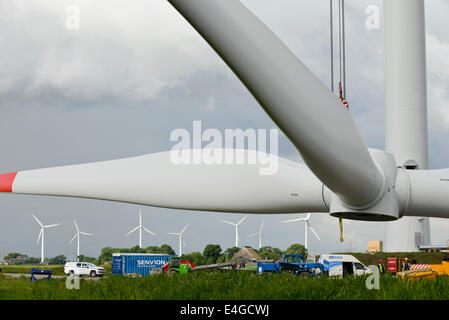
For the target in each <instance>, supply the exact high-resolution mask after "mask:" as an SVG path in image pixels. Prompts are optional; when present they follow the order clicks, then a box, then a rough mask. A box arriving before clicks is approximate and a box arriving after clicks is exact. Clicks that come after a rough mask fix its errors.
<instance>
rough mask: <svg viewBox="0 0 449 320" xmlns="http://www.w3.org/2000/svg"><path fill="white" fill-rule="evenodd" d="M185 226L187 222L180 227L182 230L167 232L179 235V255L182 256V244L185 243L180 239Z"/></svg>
mask: <svg viewBox="0 0 449 320" xmlns="http://www.w3.org/2000/svg"><path fill="white" fill-rule="evenodd" d="M187 227H188V224H186V225H185V227H184V228H183V229H182V231H181V232H179V233H175V232H168V234H172V235H175V236H178V237H179V256H182V244H184V245H186V243H185V242H183V241H182V234H183V233H184V231H186V229H187Z"/></svg>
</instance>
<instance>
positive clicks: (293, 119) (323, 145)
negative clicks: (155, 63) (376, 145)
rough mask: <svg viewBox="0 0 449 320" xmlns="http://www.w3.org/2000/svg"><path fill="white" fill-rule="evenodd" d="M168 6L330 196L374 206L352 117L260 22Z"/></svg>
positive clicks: (235, 12)
mask: <svg viewBox="0 0 449 320" xmlns="http://www.w3.org/2000/svg"><path fill="white" fill-rule="evenodd" d="M168 1H169V2H170V3H171V4H172V5H173V6H174V7H175V9H176V10H177V11H178V12H179V13H180V14H181V15H183V16H184V18H185V19H186V20H187V21H188V22H189V23H190V24H191V25H192V26H193V27H194V28H195V29H196V30H197V31H198V32H199V34H200V35H201V36H202V37H203V38H204V39H205V40H206V41H207V42H208V43H209V44H210V46H211V47H212V48H213V49H214V50H215V51H216V52H217V53H218V55H220V57H221V58H222V59H223V60H224V61H225V63H226V64H227V65H228V66H229V67H230V68H231V69H232V70H233V71H234V73H235V74H236V75H237V77H239V79H240V80H241V81H242V83H243V84H244V85H245V86H246V87H247V88H248V90H249V91H250V92H251V93H252V95H253V96H254V97H255V98H256V100H257V101H258V102H259V104H260V105H261V106H262V108H263V109H264V110H265V111H266V112H267V114H268V115H269V116H270V117H271V119H273V121H274V122H275V123H276V124H277V125H278V126H279V128H280V129H281V130H282V131H283V132H284V133H285V135H286V136H287V137H288V138H289V139H290V141H291V142H292V143H293V145H294V146H295V147H296V148H297V149H298V151H299V152H300V153H301V155H302V158H303V159H304V161H305V163H306V164H307V165H308V166H309V168H310V169H311V170H312V171H313V172H314V174H315V175H316V176H317V177H318V178H319V179H320V180H321V181H322V182H323V183H324V184H325V185H326V186H327V187H328V188H329V189H331V190H332V191H333V192H335V193H336V194H337V195H338V196H339V197H340V199H341V200H343V202H344V203H347V204H349V205H353V206H358V207H360V206H365V205H368V204H370V203H371V202H373V201H374V200H375V199H377V198H378V196H379V194H380V193H381V191H382V187H383V179H384V177H383V173H382V172H381V171H380V169H379V168H378V167H377V166H376V164H375V163H374V161H373V159H372V157H371V155H370V153H369V151H368V148H367V147H366V145H365V143H364V141H363V139H362V137H361V135H360V132H359V130H358V128H357V127H356V125H355V123H354V121H353V119H352V117H351V115H350V113H349V112H348V111H347V110H346V109H345V107H344V106H343V104H342V103H341V101H340V100H339V99H338V98H337V97H336V96H335V95H334V94H333V92H331V91H330V90H329V89H328V88H327V87H326V86H325V85H324V84H323V83H322V82H321V81H320V80H319V79H318V78H317V77H316V76H315V75H314V74H313V73H312V72H311V71H310V70H309V69H308V68H307V67H306V66H305V65H304V64H303V63H302V62H301V61H300V60H299V59H298V58H297V57H296V56H295V55H294V54H293V53H292V52H291V50H290V49H289V48H288V47H287V46H286V45H285V44H284V43H283V42H282V41H281V40H280V39H279V38H278V37H277V36H276V35H275V34H274V33H273V32H272V31H271V30H270V29H269V28H268V27H267V26H266V25H265V24H264V23H263V22H262V21H260V20H259V19H258V18H257V17H256V16H255V15H254V14H253V13H252V12H251V11H250V10H248V9H247V8H246V7H245V6H244V5H243V4H242V3H241V2H240V1H238V0H226V1H222V0H209V1H203V0H191V1H185V0H168ZM257 52H263V53H264V54H256V53H257Z"/></svg>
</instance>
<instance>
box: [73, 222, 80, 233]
mask: <svg viewBox="0 0 449 320" xmlns="http://www.w3.org/2000/svg"><path fill="white" fill-rule="evenodd" d="M73 223H74V224H75V228H76V232H80V229H79V228H78V224H77V223H76V221H75V219H73Z"/></svg>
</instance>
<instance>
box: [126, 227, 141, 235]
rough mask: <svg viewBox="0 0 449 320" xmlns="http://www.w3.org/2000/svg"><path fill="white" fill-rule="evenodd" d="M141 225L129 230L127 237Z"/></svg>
mask: <svg viewBox="0 0 449 320" xmlns="http://www.w3.org/2000/svg"><path fill="white" fill-rule="evenodd" d="M139 228H140V227H135V228H134V229H132V230H131V231H130V232H128V233H127V234H126V235H125V237H127V236H129V235H130V234H131V233H133V232H134V231H136V230H139Z"/></svg>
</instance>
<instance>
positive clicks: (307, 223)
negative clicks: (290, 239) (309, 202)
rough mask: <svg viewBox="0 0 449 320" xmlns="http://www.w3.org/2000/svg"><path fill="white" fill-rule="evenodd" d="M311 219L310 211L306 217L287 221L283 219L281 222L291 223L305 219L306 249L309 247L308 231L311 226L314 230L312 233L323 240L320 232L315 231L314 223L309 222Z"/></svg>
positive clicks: (311, 229)
mask: <svg viewBox="0 0 449 320" xmlns="http://www.w3.org/2000/svg"><path fill="white" fill-rule="evenodd" d="M309 219H310V213H308V214H307V216H306V217H305V218H299V219H292V220H286V221H281V223H290V222H298V221H304V247H305V248H306V249H308V240H309V239H308V235H307V231H308V229H309V228H310V231H312V233H313V234H314V235H315V237H316V238H317V239H318V240H321V239H320V237H319V236H318V234H317V233H316V232H315V230H314V229H313V227H312V225H311V224H310V222H309Z"/></svg>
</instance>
